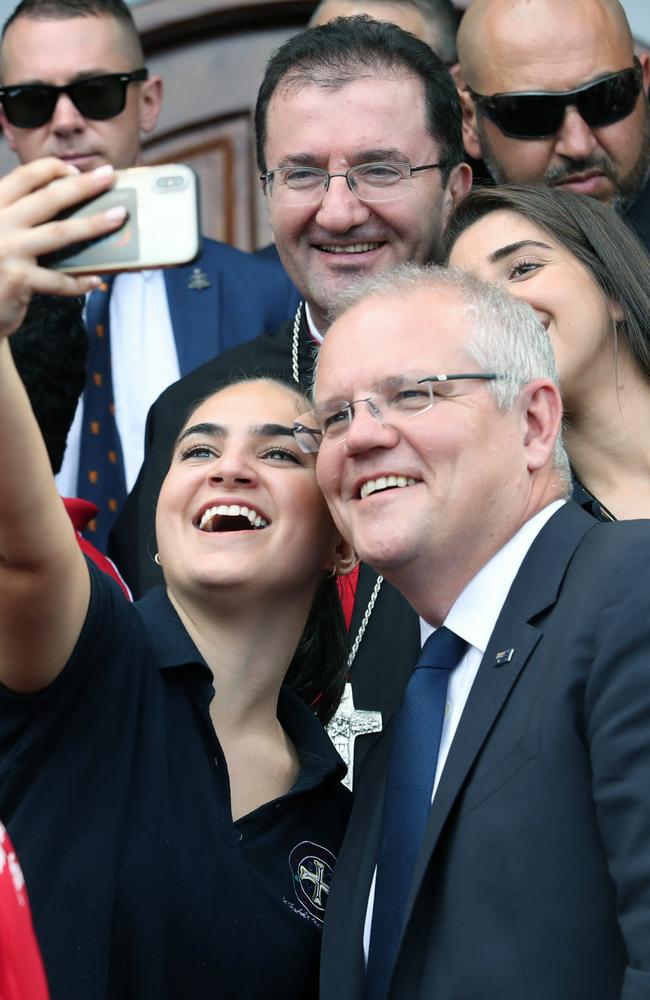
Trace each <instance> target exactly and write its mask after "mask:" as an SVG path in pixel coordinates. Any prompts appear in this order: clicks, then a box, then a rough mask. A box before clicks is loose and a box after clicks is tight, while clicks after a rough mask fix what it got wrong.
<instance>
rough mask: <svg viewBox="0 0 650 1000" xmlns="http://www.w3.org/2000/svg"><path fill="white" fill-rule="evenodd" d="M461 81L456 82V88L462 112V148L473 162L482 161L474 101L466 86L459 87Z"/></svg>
mask: <svg viewBox="0 0 650 1000" xmlns="http://www.w3.org/2000/svg"><path fill="white" fill-rule="evenodd" d="M460 82H461V81H458V80H457V81H456V85H457V86H458V95H459V97H460V106H461V109H462V112H463V146H464V147H465V152H466V153H467V154H468V156H471V157H473V158H474V159H475V160H482V159H483V153H482V150H481V140H480V138H479V134H478V128H477V120H476V117H477V111H476V105H475V104H474V99H473V97H472V95H471V94H470V92H469V90H468V89H467V86H466V85H464V84H463V87H462V89H461V87H460V86H459V83H460Z"/></svg>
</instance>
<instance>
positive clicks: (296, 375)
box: [291, 302, 302, 385]
mask: <svg viewBox="0 0 650 1000" xmlns="http://www.w3.org/2000/svg"><path fill="white" fill-rule="evenodd" d="M301 314H302V302H299V303H298V308H297V309H296V315H295V316H294V318H293V336H292V338H291V374H292V375H293V380H294V382H295V383H296V384H297V385H300V368H299V366H298V346H299V344H300V316H301Z"/></svg>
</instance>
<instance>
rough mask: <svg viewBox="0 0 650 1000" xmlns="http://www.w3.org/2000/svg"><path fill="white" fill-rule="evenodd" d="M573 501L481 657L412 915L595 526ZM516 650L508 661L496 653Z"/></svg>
mask: <svg viewBox="0 0 650 1000" xmlns="http://www.w3.org/2000/svg"><path fill="white" fill-rule="evenodd" d="M596 523H597V522H596V521H594V520H593V518H591V517H590V516H589V515H588V514H586V513H585V512H584V511H583V510H581V509H580V508H579V507H578V506H576V505H575V504H574V503H572V502H569V503H567V504H565V506H564V507H562V508H561V509H560V510H559V511H558V512H557V513H556V514H554V515H553V517H551V519H550V520H549V521H548V522H547V524H546V525H545V526H544V528H543V529H542V531H541V532H540V534H539V535H538V536H537V538H536V539H535V542H534V543H533V545H532V546H531V548H530V551H529V552H528V554H527V556H526V558H525V559H524V562H523V563H522V566H521V568H520V570H519V572H518V573H517V576H516V577H515V580H514V582H513V585H512V587H511V589H510V592H509V594H508V597H507V598H506V602H505V604H504V606H503V609H502V611H501V614H500V615H499V618H498V620H497V624H496V626H495V628H494V632H493V633H492V636H491V638H490V642H489V644H488V647H487V649H486V651H485V655H484V657H483V659H482V661H481V666H480V668H479V671H478V674H477V676H476V680H475V681H474V684H473V686H472V689H471V691H470V694H469V697H468V699H467V703H466V705H465V709H464V711H463V714H462V717H461V720H460V723H459V726H458V729H457V731H456V734H455V736H454V739H453V742H452V745H451V748H450V750H449V756H448V757H447V760H446V763H445V767H444V770H443V772H442V776H441V779H440V783H439V785H438V788H437V790H436V795H435V798H434V801H433V805H432V807H431V813H430V816H429V823H428V826H427V830H426V833H425V836H424V842H423V845H422V850H421V851H420V855H419V857H418V860H417V863H416V866H415V872H414V879H413V887H412V889H411V894H410V896H409V901H408V903H407V914H410V912H411V909H412V906H413V903H414V901H415V897H416V895H417V892H418V891H419V888H420V885H421V883H422V881H423V879H424V878H425V874H426V870H427V867H428V865H429V862H430V860H431V856H432V854H433V852H434V850H435V848H436V845H437V843H438V840H439V838H440V835H441V832H442V830H443V828H444V826H445V823H446V822H447V819H448V817H449V814H450V812H451V809H452V807H453V805H454V802H455V801H456V799H457V797H458V795H459V793H460V791H461V789H462V788H463V786H464V784H465V781H466V779H467V775H468V773H469V771H470V769H471V767H472V765H473V763H474V761H475V760H476V757H477V756H478V754H479V753H480V751H481V747H482V746H483V744H484V743H485V741H486V739H487V738H488V737H489V734H490V730H491V728H492V726H493V725H494V722H495V720H496V718H497V716H498V715H499V713H500V712H501V710H502V708H503V706H504V704H505V702H506V701H507V698H508V695H509V693H510V691H511V689H512V686H513V685H514V683H515V681H516V680H517V678H518V677H519V675H520V673H521V671H522V670H523V669H524V668H525V666H526V663H527V661H528V659H529V658H530V656H531V653H532V652H533V650H534V649H535V646H536V645H537V643H538V642H539V640H540V639H541V637H542V635H543V628H537V627H535V626H534V625H532V624H530V621H531V619H533V618H534V617H535V616H537V615H539V614H541V612H543V611H545V610H546V609H547V608H548V607H550V606H551V605H552V604H554V603H555V601H556V600H557V595H558V591H559V589H560V585H561V582H562V578H563V577H564V574H565V572H566V568H567V566H568V564H569V562H570V560H571V558H572V556H573V554H574V552H575V550H576V548H577V546H578V544H579V543H580V541H581V540H582V538H583V536H584V535H585V534H586V532H587V531H589V530H590V529H591V528H592V527H594V526H595V525H596ZM504 650H514V652H513V655H512V658H511V659H510V661H509V662H507V663H502V664H499V663H498V661H497V654H498V653H500V652H502V651H504Z"/></svg>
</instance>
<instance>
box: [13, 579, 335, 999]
mask: <svg viewBox="0 0 650 1000" xmlns="http://www.w3.org/2000/svg"><path fill="white" fill-rule="evenodd" d="M90 573H91V579H92V591H91V600H90V605H89V610H88V615H87V618H86V622H85V624H84V627H83V630H82V633H81V635H80V637H79V640H78V643H77V646H76V648H75V650H74V652H73V654H72V656H71V658H70V660H69V662H68V664H67V665H66V667H65V669H64V670H63V672H62V673H61V675H60V676H59V677H58V678H57V680H56V681H55V682H54V683H53V684H51V685H50V686H49V687H48V688H47V689H46V690H45V691H42V692H39V693H38V694H36V695H17V694H13V693H11V692H9V691H7V690H6V689H2V688H0V816H2V817H3V819H4V821H5V823H6V824H7V826H8V829H9V831H10V835H11V837H12V839H13V841H14V844H15V846H16V850H17V852H18V855H19V857H20V861H21V865H22V867H23V871H24V873H25V879H26V882H27V886H28V891H29V895H30V899H31V903H32V910H33V915H34V923H35V927H36V932H37V936H38V938H39V941H40V944H41V947H42V950H43V957H44V959H45V966H46V969H47V973H48V978H49V982H50V989H51V992H52V997H53V1000H103V998H115V1000H131V998H132V1000H164V998H169V1000H171V998H174V1000H176V998H181V997H182V998H183V1000H192V998H197V1000H199V998H200V1000H207V998H214V1000H217V998H218V1000H230V998H232V1000H235V998H236V1000H247V998H251V1000H253V998H254V1000H259V998H262V997H263V998H265V1000H291V998H295V1000H308V998H310V997H314V998H315V997H317V995H318V993H317V982H318V972H317V966H318V953H319V946H320V930H321V925H322V919H323V911H324V907H325V904H326V901H327V895H328V887H329V876H330V872H331V868H332V865H333V864H334V859H335V856H336V852H337V851H338V848H339V845H340V843H341V840H342V838H343V832H344V829H345V825H346V822H347V818H348V814H349V809H350V802H351V797H350V796H349V794H348V792H347V791H346V790H345V789H344V788H343V786H342V785H341V784H340V778H341V776H342V774H343V773H344V768H343V765H342V763H341V761H340V758H339V757H338V755H337V754H336V752H335V751H334V749H333V747H332V745H331V743H330V741H329V739H328V737H327V735H326V734H325V732H324V731H323V729H322V728H321V726H320V724H319V723H318V721H317V719H316V718H315V717H314V715H313V714H312V712H311V711H310V710H309V708H308V707H307V706H306V705H305V704H304V703H303V702H302V701H301V700H300V699H299V698H297V697H296V696H295V695H294V694H293V693H292V692H291V691H288V690H286V689H283V690H282V693H281V696H280V702H279V707H278V716H279V718H280V721H281V722H282V725H283V726H284V727H285V729H286V730H287V732H288V733H289V734H290V736H291V739H292V740H293V742H294V744H295V746H296V748H297V751H298V754H299V757H300V765H301V767H300V773H299V776H298V779H297V781H296V783H295V785H294V787H293V788H292V789H291V791H290V792H289V793H288V794H286V795H284V796H282V797H281V798H279V799H276V800H275V801H273V802H270V803H268V804H266V805H264V806H262V807H261V808H259V809H256V810H255V811H254V812H253V813H250V814H249V815H247V816H245V817H243V818H242V819H240V820H238V821H237V822H236V823H233V821H232V816H231V813H230V794H229V784H228V772H227V768H226V762H225V758H224V756H223V753H222V750H221V747H220V745H219V742H218V740H217V737H216V735H215V732H214V728H213V725H212V722H211V720H210V717H209V713H208V710H209V705H210V701H211V699H212V697H213V696H214V689H213V686H212V674H211V672H210V670H209V669H208V667H207V666H206V664H205V663H204V661H203V660H202V658H201V656H200V654H199V653H198V651H197V649H196V647H195V646H194V644H193V642H192V641H191V639H190V638H189V636H188V634H187V632H186V631H185V629H184V627H183V625H182V623H181V621H180V619H179V618H178V616H177V615H176V612H175V611H174V609H173V607H172V605H171V604H170V602H169V600H168V598H167V595H166V593H165V591H164V590H163V589H162V588H160V587H159V588H157V589H156V590H153V591H151V592H150V594H148V595H147V597H146V598H145V599H144V600H143V601H141V602H139V603H138V604H135V605H133V604H129V603H128V602H127V601H125V600H124V597H123V595H122V594H121V593H120V591H119V589H118V588H117V586H116V585H115V584H114V583H113V582H112V581H111V580H109V579H108V578H107V577H106V576H104V575H103V574H102V573H100V572H99V571H98V570H96V569H94V568H93V567H92V566H91V567H90Z"/></svg>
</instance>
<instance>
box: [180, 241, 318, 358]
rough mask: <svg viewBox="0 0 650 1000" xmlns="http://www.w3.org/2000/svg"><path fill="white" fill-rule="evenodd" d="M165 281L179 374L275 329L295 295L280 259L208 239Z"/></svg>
mask: <svg viewBox="0 0 650 1000" xmlns="http://www.w3.org/2000/svg"><path fill="white" fill-rule="evenodd" d="M165 286H166V289H167V300H168V304H169V311H170V316H171V321H172V327H173V330H174V337H175V339H176V348H177V352H178V358H179V366H180V372H181V376H183V375H186V374H188V373H189V372H191V371H193V370H194V369H195V368H198V367H199V366H200V365H202V364H204V363H205V362H207V361H209V360H210V359H211V358H214V357H215V356H216V355H218V354H221V353H222V352H223V351H227V350H229V349H230V348H232V347H235V346H237V345H238V344H242V343H245V342H246V341H249V340H252V339H253V338H254V337H257V336H259V335H260V334H263V333H268V332H269V331H273V330H277V329H278V327H280V326H281V325H282V324H283V323H285V322H286V321H287V320H288V319H289V318H290V317H291V316H292V315H293V313H294V312H295V310H296V307H297V304H298V301H299V296H298V293H297V291H296V289H295V287H294V285H293V284H292V283H291V281H290V279H289V277H288V275H287V273H286V271H285V270H284V268H283V267H282V264H281V263H280V261H279V260H265V259H263V258H260V257H257V256H256V255H255V254H250V253H244V252H243V251H242V250H237V249H236V248H235V247H231V246H228V245H227V244H225V243H217V242H216V241H215V240H210V239H204V241H203V249H202V252H201V254H200V256H199V257H198V258H197V259H196V260H195V261H194V262H193V263H191V264H187V265H185V266H184V267H177V268H170V269H169V270H167V271H166V272H165Z"/></svg>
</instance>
